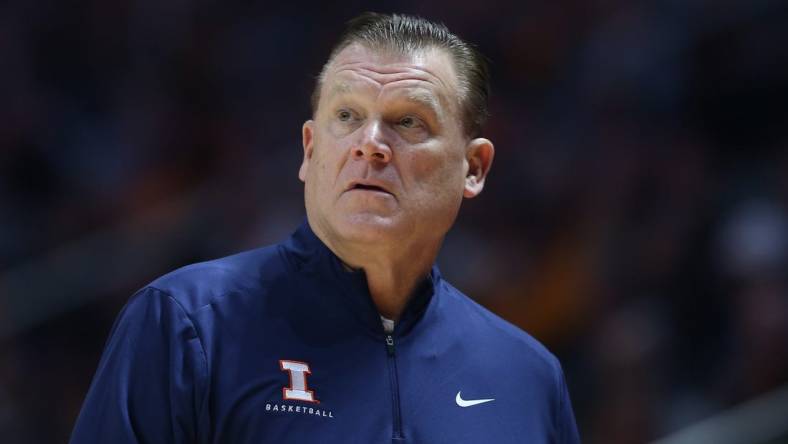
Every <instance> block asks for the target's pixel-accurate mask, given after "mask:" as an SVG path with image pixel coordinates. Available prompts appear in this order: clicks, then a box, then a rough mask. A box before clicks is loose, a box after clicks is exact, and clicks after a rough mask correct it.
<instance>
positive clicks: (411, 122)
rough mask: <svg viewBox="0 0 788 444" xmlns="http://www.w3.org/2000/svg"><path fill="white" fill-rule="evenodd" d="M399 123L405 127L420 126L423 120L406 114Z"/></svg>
mask: <svg viewBox="0 0 788 444" xmlns="http://www.w3.org/2000/svg"><path fill="white" fill-rule="evenodd" d="M399 124H400V125H401V126H403V127H405V128H418V127H419V126H421V122H419V120H418V119H417V118H415V117H413V116H405V117H403V118H401V119H400V120H399Z"/></svg>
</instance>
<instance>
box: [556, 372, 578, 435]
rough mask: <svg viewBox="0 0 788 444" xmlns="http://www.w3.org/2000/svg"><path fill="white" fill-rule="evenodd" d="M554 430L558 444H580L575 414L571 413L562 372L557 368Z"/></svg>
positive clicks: (570, 404)
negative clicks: (556, 404) (556, 406)
mask: <svg viewBox="0 0 788 444" xmlns="http://www.w3.org/2000/svg"><path fill="white" fill-rule="evenodd" d="M556 428H557V431H558V439H557V442H558V443H560V444H580V435H579V433H578V432H577V423H576V421H575V414H574V412H573V411H572V401H571V400H570V399H569V389H568V388H567V386H566V379H565V378H564V372H563V370H562V369H561V367H560V365H559V366H558V410H557V414H556Z"/></svg>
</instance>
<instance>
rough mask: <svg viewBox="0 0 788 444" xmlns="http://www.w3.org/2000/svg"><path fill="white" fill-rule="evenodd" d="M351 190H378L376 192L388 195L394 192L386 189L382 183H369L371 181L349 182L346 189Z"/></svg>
mask: <svg viewBox="0 0 788 444" xmlns="http://www.w3.org/2000/svg"><path fill="white" fill-rule="evenodd" d="M353 190H358V191H372V192H378V193H386V194H389V195H392V196H393V195H394V193H392V192H391V191H389V190H387V189H386V188H384V187H383V186H382V185H378V184H376V183H371V182H368V181H362V182H353V183H351V184H350V187H348V189H347V191H353Z"/></svg>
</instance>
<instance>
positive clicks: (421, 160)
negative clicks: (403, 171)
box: [409, 152, 464, 196]
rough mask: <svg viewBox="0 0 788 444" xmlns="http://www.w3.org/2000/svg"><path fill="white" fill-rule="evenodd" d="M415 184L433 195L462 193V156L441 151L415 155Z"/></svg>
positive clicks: (413, 162) (413, 180)
mask: <svg viewBox="0 0 788 444" xmlns="http://www.w3.org/2000/svg"><path fill="white" fill-rule="evenodd" d="M409 160H410V161H411V165H412V168H411V171H412V172H413V177H412V178H411V180H412V182H413V184H414V185H415V186H416V187H418V188H420V189H422V190H423V191H425V192H427V193H430V194H433V195H436V194H438V195H447V196H454V195H455V194H458V195H461V194H462V190H463V186H464V181H463V174H462V168H463V162H462V157H459V156H456V155H448V154H441V153H440V152H432V153H424V155H421V156H418V155H414V156H413V157H412V158H411V159H409Z"/></svg>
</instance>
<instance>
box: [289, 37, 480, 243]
mask: <svg viewBox="0 0 788 444" xmlns="http://www.w3.org/2000/svg"><path fill="white" fill-rule="evenodd" d="M453 66H454V65H453V63H452V60H451V56H450V55H449V54H448V53H446V52H445V51H443V50H437V49H427V50H422V51H417V52H415V53H412V54H406V55H402V54H397V53H394V52H390V51H374V50H371V49H369V48H366V47H364V46H362V45H359V44H354V45H350V46H348V47H347V48H345V49H344V50H343V51H341V52H340V53H339V54H338V55H337V56H336V57H335V58H334V60H333V61H332V62H331V64H330V65H329V66H328V68H327V70H326V73H325V76H324V78H323V84H322V89H321V94H320V101H319V104H318V109H317V112H316V114H315V116H314V120H310V121H307V122H306V123H305V124H304V127H303V143H304V161H303V164H302V165H301V170H300V171H299V177H300V178H301V180H303V181H304V183H305V201H306V209H307V214H308V216H309V220H310V223H311V225H312V227H313V228H314V229H315V230H316V232H318V233H319V234H322V235H324V236H325V237H327V238H328V240H329V241H330V242H331V243H336V242H351V243H353V242H361V243H367V244H370V243H377V244H381V243H386V242H393V244H389V245H403V246H404V244H403V243H408V242H411V243H412V242H429V241H437V242H438V243H439V242H440V240H441V239H442V238H443V236H444V235H445V233H446V232H447V231H448V229H449V228H450V227H451V225H452V223H453V222H454V219H455V217H456V215H457V211H458V210H459V207H460V202H461V200H462V197H463V195H465V196H466V197H472V196H473V195H475V194H477V193H478V192H479V191H481V185H482V184H483V179H484V174H486V170H487V168H489V163H490V162H491V160H492V151H491V150H492V145H491V144H489V141H486V139H475V140H474V141H469V140H468V139H467V137H465V136H464V134H463V131H462V122H461V119H460V117H459V116H460V108H459V100H460V99H459V92H458V82H457V78H456V74H455V72H454V68H453ZM480 140H481V141H483V142H486V143H487V144H489V151H490V153H489V155H488V156H487V161H486V166H485V165H481V166H480V165H478V164H479V160H478V159H477V157H478V153H477V151H479V150H478V149H477V148H478V147H477V145H479V143H480V142H479V141H480ZM482 163H485V162H484V159H482ZM480 168H481V171H482V174H480V175H479V174H474V171H476V170H479V169H480ZM469 169H470V170H471V174H470V175H469V174H468V173H469ZM469 176H470V179H469Z"/></svg>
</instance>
